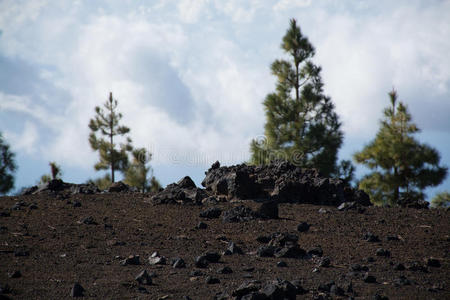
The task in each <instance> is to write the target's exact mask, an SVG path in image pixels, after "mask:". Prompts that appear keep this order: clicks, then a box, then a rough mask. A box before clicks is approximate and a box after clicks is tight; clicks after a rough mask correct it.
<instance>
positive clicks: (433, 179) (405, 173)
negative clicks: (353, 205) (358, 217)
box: [354, 90, 447, 205]
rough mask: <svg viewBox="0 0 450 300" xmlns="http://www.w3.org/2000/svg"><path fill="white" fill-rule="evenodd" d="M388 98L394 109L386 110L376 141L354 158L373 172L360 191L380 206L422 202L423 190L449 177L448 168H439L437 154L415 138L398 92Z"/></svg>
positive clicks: (364, 179) (410, 118)
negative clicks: (398, 98)
mask: <svg viewBox="0 0 450 300" xmlns="http://www.w3.org/2000/svg"><path fill="white" fill-rule="evenodd" d="M389 97H390V102H391V106H390V107H388V108H386V109H385V110H384V119H383V120H382V121H381V126H380V129H379V131H378V133H377V135H376V137H375V139H374V140H373V141H372V142H370V143H369V144H368V145H367V146H365V147H364V149H363V150H362V151H361V152H357V153H355V155H354V159H355V161H356V162H358V163H360V164H364V165H365V166H366V167H368V168H369V169H372V170H373V172H372V173H370V174H368V175H366V176H365V177H364V178H363V179H362V180H361V181H360V184H359V188H361V189H363V190H364V191H366V192H367V193H368V194H369V196H370V198H371V200H372V202H373V203H375V204H378V205H381V204H389V205H395V204H399V203H401V202H408V201H416V200H423V199H424V193H423V190H424V189H425V188H426V187H428V186H436V185H438V184H440V183H441V182H442V181H443V180H444V179H445V177H446V175H447V168H445V167H442V166H439V161H440V156H439V153H438V151H436V150H435V149H434V148H432V147H430V146H428V145H426V144H421V143H420V142H419V141H417V140H416V139H415V138H414V134H416V133H417V132H419V129H418V128H417V126H416V125H415V124H414V123H412V117H411V114H410V113H409V112H408V109H407V107H406V106H405V105H404V104H403V103H402V102H399V101H397V92H396V91H395V90H392V91H391V92H390V93H389Z"/></svg>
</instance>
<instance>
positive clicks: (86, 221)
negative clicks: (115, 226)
mask: <svg viewBox="0 0 450 300" xmlns="http://www.w3.org/2000/svg"><path fill="white" fill-rule="evenodd" d="M80 222H81V223H83V224H86V225H96V224H97V223H96V222H95V221H94V218H93V217H92V216H89V217H85V218H83V219H81V221H80Z"/></svg>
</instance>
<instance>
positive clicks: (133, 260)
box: [120, 255, 140, 266]
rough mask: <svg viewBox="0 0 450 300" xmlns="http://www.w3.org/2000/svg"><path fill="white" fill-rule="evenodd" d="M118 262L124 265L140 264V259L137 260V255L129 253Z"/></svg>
mask: <svg viewBox="0 0 450 300" xmlns="http://www.w3.org/2000/svg"><path fill="white" fill-rule="evenodd" d="M120 264H121V265H122V266H126V265H139V264H140V260H139V255H130V256H128V257H127V258H126V259H124V260H122V261H121V262H120Z"/></svg>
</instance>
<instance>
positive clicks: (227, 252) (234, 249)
mask: <svg viewBox="0 0 450 300" xmlns="http://www.w3.org/2000/svg"><path fill="white" fill-rule="evenodd" d="M232 254H243V251H242V249H241V248H240V247H238V246H236V244H235V243H233V242H230V243H229V244H228V247H227V250H225V252H224V255H232Z"/></svg>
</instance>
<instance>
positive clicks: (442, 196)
mask: <svg viewBox="0 0 450 300" xmlns="http://www.w3.org/2000/svg"><path fill="white" fill-rule="evenodd" d="M431 206H432V207H436V208H438V207H442V208H445V207H450V193H449V192H442V193H439V194H437V195H436V196H434V198H433V200H431Z"/></svg>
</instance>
